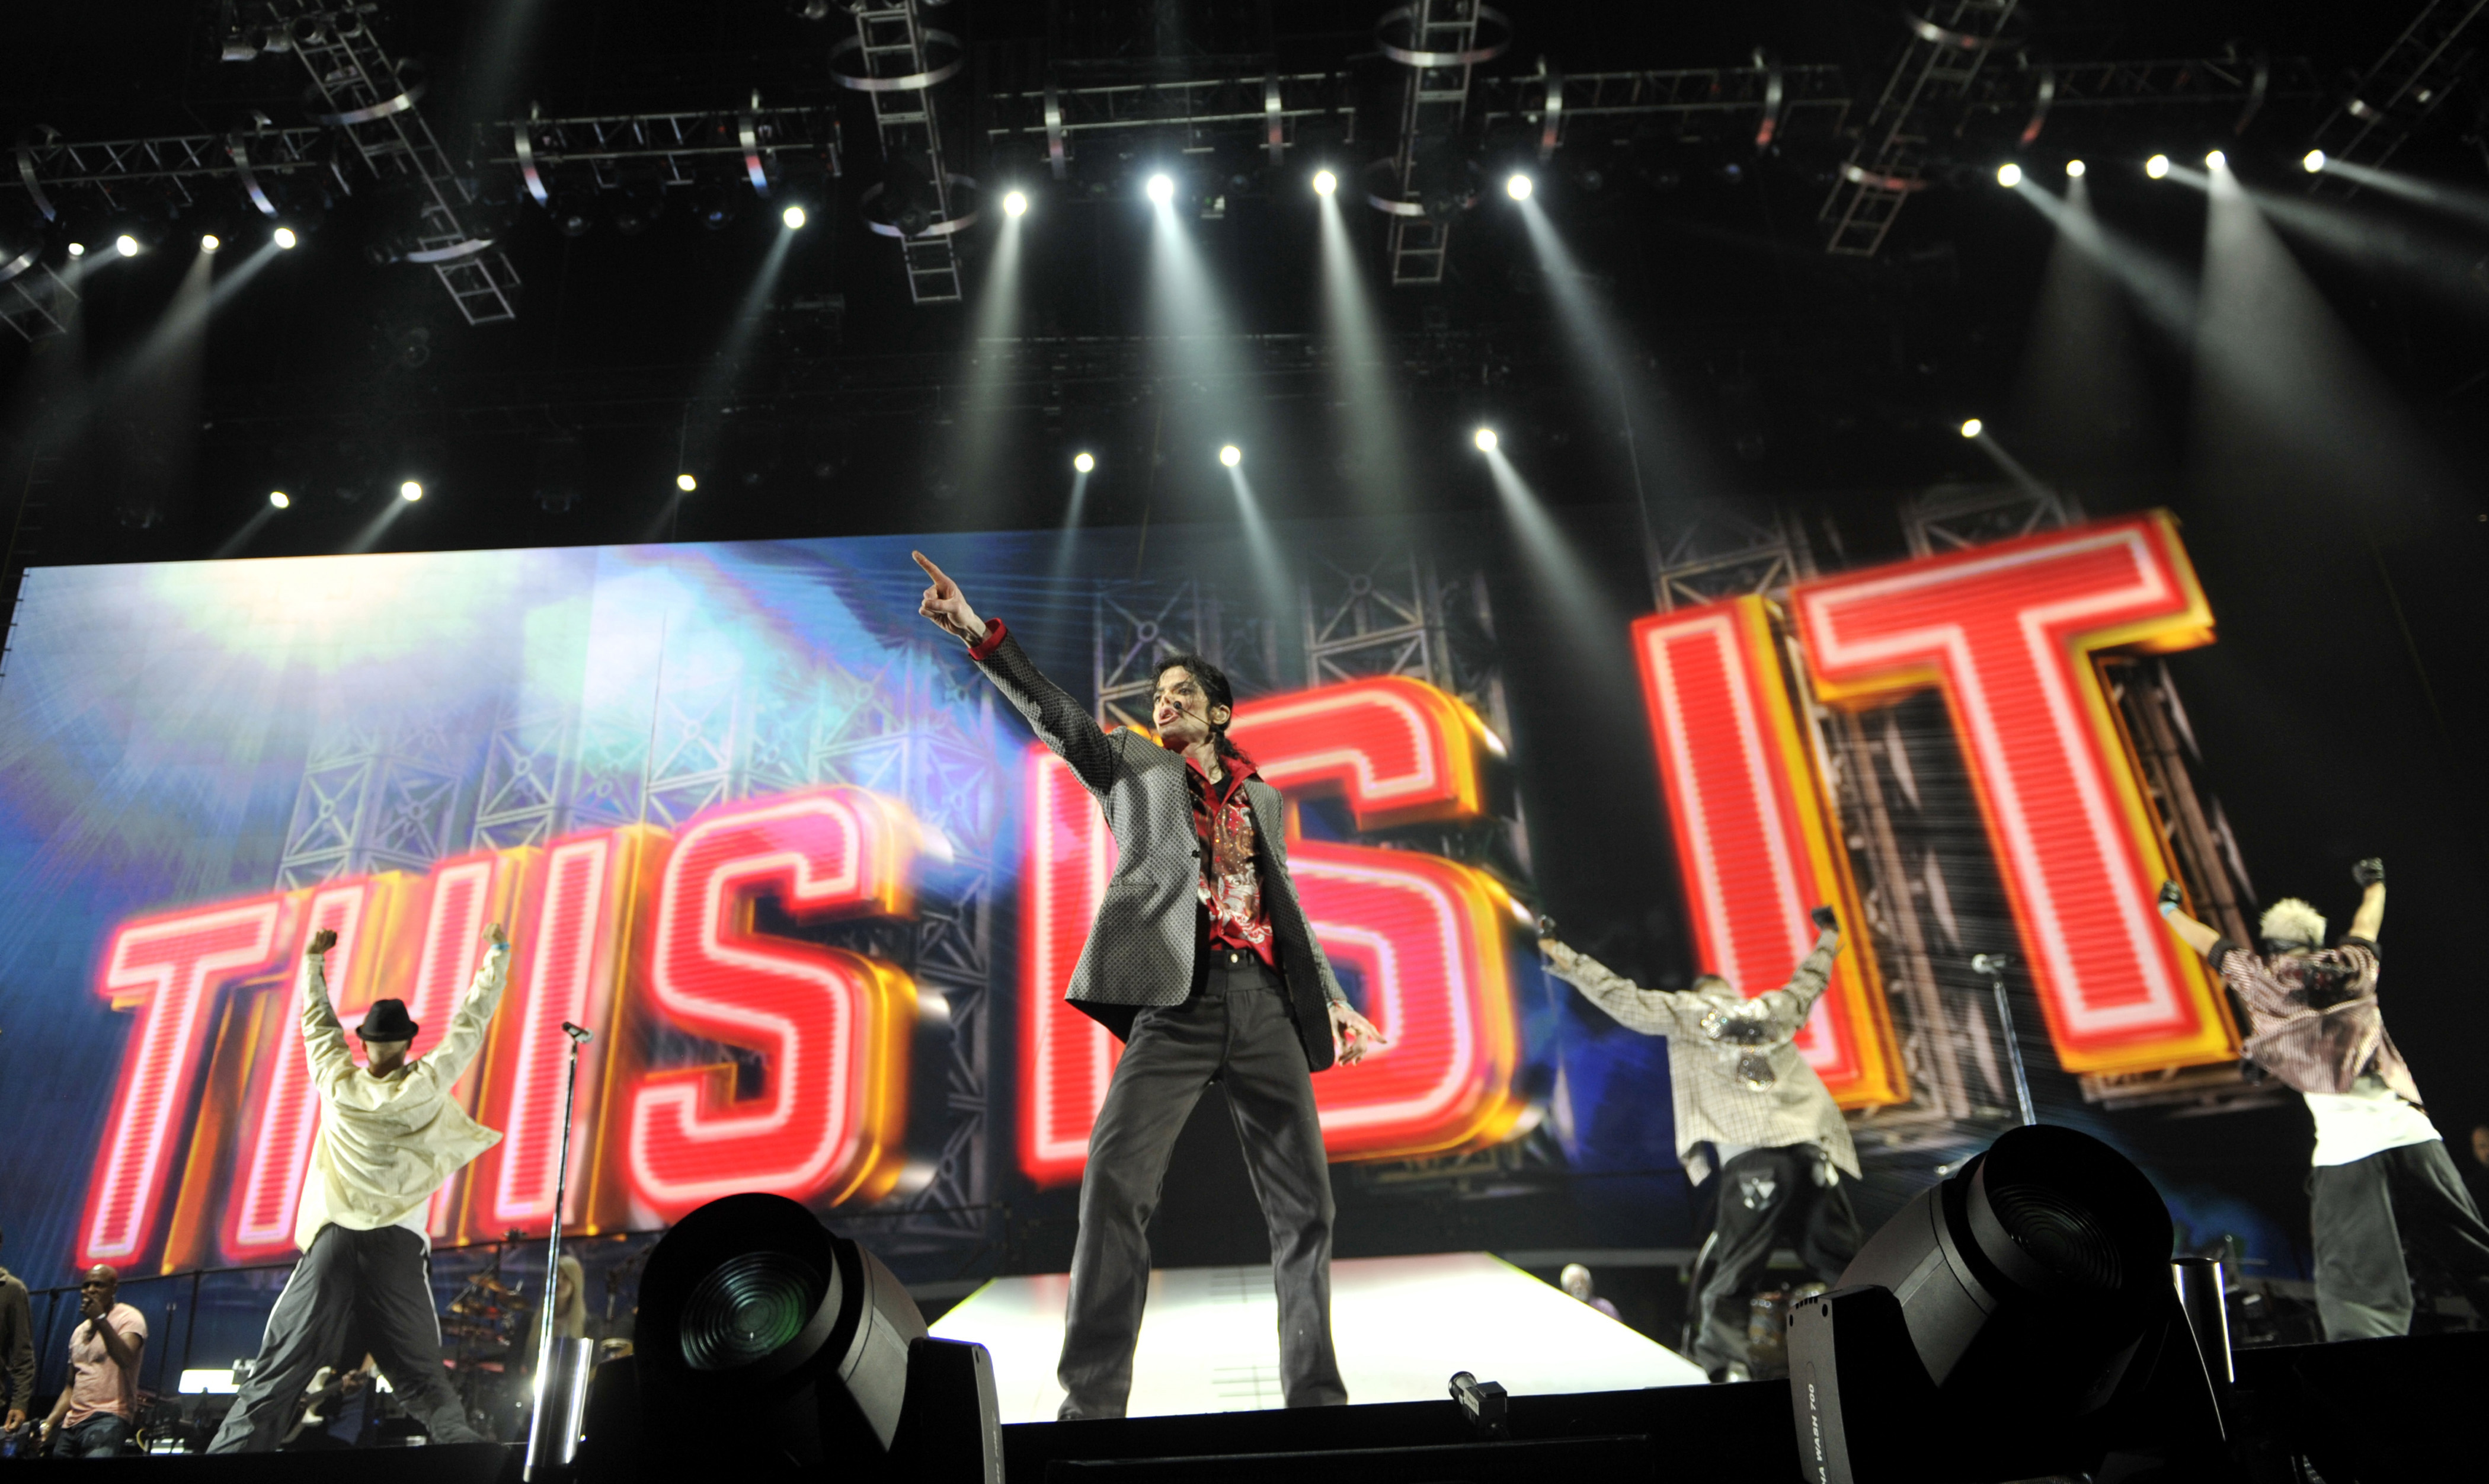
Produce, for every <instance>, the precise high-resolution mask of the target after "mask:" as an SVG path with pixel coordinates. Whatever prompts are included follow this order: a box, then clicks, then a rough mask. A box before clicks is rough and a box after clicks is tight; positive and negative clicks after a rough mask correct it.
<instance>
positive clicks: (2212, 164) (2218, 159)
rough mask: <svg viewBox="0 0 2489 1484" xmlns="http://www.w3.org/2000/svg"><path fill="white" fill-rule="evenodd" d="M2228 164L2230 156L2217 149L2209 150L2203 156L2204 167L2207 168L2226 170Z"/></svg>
mask: <svg viewBox="0 0 2489 1484" xmlns="http://www.w3.org/2000/svg"><path fill="white" fill-rule="evenodd" d="M2229 164H2230V157H2228V156H2227V155H2224V154H2222V153H2221V152H2220V151H2218V150H2213V151H2210V152H2208V153H2207V154H2206V155H2205V156H2204V168H2205V169H2207V170H2226V169H2228V168H2229Z"/></svg>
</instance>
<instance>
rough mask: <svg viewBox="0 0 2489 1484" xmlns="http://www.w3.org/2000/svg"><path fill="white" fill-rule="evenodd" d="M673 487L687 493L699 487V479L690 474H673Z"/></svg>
mask: <svg viewBox="0 0 2489 1484" xmlns="http://www.w3.org/2000/svg"><path fill="white" fill-rule="evenodd" d="M674 488H675V489H678V490H680V491H682V492H683V493H684V494H686V495H688V494H690V493H691V492H692V491H694V490H697V489H699V488H700V480H698V479H696V478H694V477H693V476H692V475H690V474H676V475H674Z"/></svg>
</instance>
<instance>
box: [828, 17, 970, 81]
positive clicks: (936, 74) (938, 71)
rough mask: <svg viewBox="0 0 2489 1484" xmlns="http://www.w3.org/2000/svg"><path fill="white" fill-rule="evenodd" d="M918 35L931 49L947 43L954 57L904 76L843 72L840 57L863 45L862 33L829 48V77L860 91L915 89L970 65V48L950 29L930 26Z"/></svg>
mask: <svg viewBox="0 0 2489 1484" xmlns="http://www.w3.org/2000/svg"><path fill="white" fill-rule="evenodd" d="M916 35H917V38H918V42H919V45H920V47H921V49H923V50H925V51H930V50H932V49H933V48H934V47H936V46H947V47H949V48H950V50H951V59H950V60H949V61H947V62H944V63H942V64H941V65H940V66H938V67H933V68H929V69H927V70H926V71H921V72H909V73H908V74H907V75H906V76H904V77H875V76H873V74H872V73H870V72H844V71H839V58H841V57H844V56H846V55H848V54H850V53H852V52H857V51H861V50H863V49H864V38H863V37H862V36H860V35H859V36H850V37H845V38H844V39H842V40H841V41H840V42H839V43H838V44H837V45H835V46H833V47H831V48H830V80H831V81H832V82H835V83H837V84H838V85H839V86H840V87H843V88H853V89H854V90H855V91H857V92H859V93H914V92H917V91H920V90H922V89H925V88H930V87H932V86H933V85H934V84H935V83H939V82H948V81H949V80H950V79H951V78H952V77H954V76H956V75H958V71H959V69H960V68H962V67H965V66H967V63H968V48H967V47H965V46H963V45H961V44H960V43H959V39H958V37H956V36H953V35H952V34H951V33H950V32H948V31H937V30H935V29H934V28H933V27H931V26H927V27H926V28H925V29H924V30H922V31H919V32H917V33H916Z"/></svg>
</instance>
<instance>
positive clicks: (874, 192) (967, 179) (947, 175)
mask: <svg viewBox="0 0 2489 1484" xmlns="http://www.w3.org/2000/svg"><path fill="white" fill-rule="evenodd" d="M942 179H943V181H944V182H945V183H946V184H948V185H964V186H966V187H967V188H968V189H970V190H976V189H978V188H979V187H978V185H977V178H976V177H975V176H972V175H955V174H953V173H951V172H950V171H947V170H946V171H944V172H943V173H942ZM888 188H889V187H887V186H883V185H869V186H867V187H865V192H864V194H863V195H861V196H858V197H856V205H858V206H860V207H863V208H865V209H866V210H865V213H864V224H865V225H866V226H868V227H871V228H872V229H873V231H874V232H876V233H879V234H880V235H881V236H883V237H893V238H897V239H898V240H899V241H901V242H902V243H904V242H907V241H910V239H909V238H908V236H907V234H906V233H904V232H901V231H900V230H899V227H898V225H897V224H896V223H894V222H887V221H883V220H882V219H881V218H880V217H878V216H875V215H874V214H873V211H872V207H873V202H874V201H875V200H877V199H878V198H879V197H880V196H881V195H882V194H883V193H884V192H885V191H886V190H887V189H888ZM981 214H983V213H982V212H968V213H966V214H961V215H958V216H954V217H952V218H950V219H949V220H947V221H937V222H935V223H933V224H932V225H931V226H930V227H927V228H926V229H925V230H924V231H922V232H919V233H917V234H916V237H915V238H914V241H917V242H923V241H924V240H925V239H927V238H929V237H949V236H950V235H951V234H952V233H954V232H965V231H966V230H968V229H969V228H970V227H973V226H975V225H976V224H977V217H978V216H980V215H981Z"/></svg>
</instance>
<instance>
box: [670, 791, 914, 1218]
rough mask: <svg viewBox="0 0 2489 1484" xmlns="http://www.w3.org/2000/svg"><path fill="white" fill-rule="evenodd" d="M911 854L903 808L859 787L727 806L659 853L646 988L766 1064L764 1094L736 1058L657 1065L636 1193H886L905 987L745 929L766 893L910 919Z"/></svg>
mask: <svg viewBox="0 0 2489 1484" xmlns="http://www.w3.org/2000/svg"><path fill="white" fill-rule="evenodd" d="M916 851H917V837H916V829H915V823H914V820H913V819H912V818H911V817H910V816H909V815H908V813H907V811H906V810H905V809H904V808H903V807H902V806H901V805H899V804H897V803H895V802H893V801H891V800H889V799H886V798H883V797H881V796H880V795H877V794H873V793H869V792H867V791H865V790H864V789H861V788H848V787H836V788H822V789H816V790H814V791H812V792H809V793H798V794H792V795H788V796H787V797H783V798H777V799H766V800H756V801H751V802H746V803H740V804H730V805H724V806H721V807H719V808H717V809H713V810H710V811H708V812H707V813H703V814H701V815H700V816H698V817H697V818H695V819H694V820H693V821H692V823H691V824H690V825H689V827H687V828H686V829H685V830H684V831H683V835H682V839H681V840H680V841H678V842H676V843H675V845H674V850H673V854H672V857H671V858H669V859H668V861H667V862H666V874H665V882H664V885H663V887H662V888H661V889H660V891H659V894H658V906H657V924H656V937H655V944H654V948H653V951H652V954H651V956H650V965H649V967H650V971H651V972H650V977H649V983H648V987H649V991H650V999H651V1001H652V1003H653V1005H654V1006H655V1008H656V1009H658V1010H660V1011H662V1012H663V1013H665V1015H666V1016H667V1018H669V1019H670V1020H672V1022H673V1023H675V1024H676V1025H679V1026H681V1027H682V1028H683V1029H685V1030H687V1031H690V1032H692V1033H693V1034H694V1035H699V1036H706V1037H709V1038H711V1039H714V1040H717V1041H723V1042H729V1043H730V1044H733V1045H742V1046H750V1047H753V1048H755V1049H757V1050H758V1051H760V1052H761V1053H762V1054H763V1055H764V1056H765V1057H766V1058H767V1059H768V1070H767V1072H766V1074H765V1075H764V1077H763V1079H762V1089H761V1092H760V1095H759V1096H758V1097H757V1098H751V1099H743V1100H740V1101H738V1100H736V1099H735V1098H734V1068H733V1067H732V1066H731V1065H726V1066H720V1067H699V1068H690V1069H683V1070H666V1071H655V1072H651V1073H649V1074H648V1076H647V1077H646V1079H645V1080H644V1082H643V1083H642V1084H641V1086H640V1089H639V1091H638V1093H637V1094H635V1095H634V1097H633V1099H632V1102H631V1115H630V1117H631V1126H630V1144H629V1156H628V1157H629V1161H630V1181H631V1190H632V1193H633V1194H634V1195H635V1196H636V1197H638V1199H639V1200H640V1201H641V1202H642V1203H644V1205H646V1206H648V1207H650V1208H652V1209H653V1210H655V1211H656V1212H657V1213H659V1214H660V1215H662V1216H664V1217H666V1218H669V1219H671V1218H672V1217H673V1216H676V1215H679V1214H681V1213H684V1212H686V1211H688V1210H690V1209H691V1208H693V1207H695V1206H698V1205H700V1204H701V1203H702V1202H704V1201H710V1200H714V1199H716V1198H717V1197H719V1196H721V1195H730V1194H732V1193H734V1192H736V1191H739V1190H769V1191H774V1192H776V1193H778V1194H780V1195H785V1196H788V1197H790V1198H793V1199H796V1200H808V1199H813V1198H815V1197H826V1198H828V1199H830V1200H845V1199H847V1198H848V1197H849V1196H851V1195H855V1194H857V1193H859V1192H861V1193H864V1194H865V1195H867V1196H868V1197H872V1196H877V1195H880V1194H883V1193H885V1192H887V1191H888V1189H889V1188H890V1185H891V1183H892V1182H894V1181H895V1180H896V1179H897V1178H898V1174H899V1167H900V1153H901V1152H900V1151H899V1149H898V1147H897V1144H898V1133H899V1131H900V1129H901V1127H902V1126H903V1124H904V1121H905V1118H906V1110H907V1049H908V1038H909V1035H910V1033H911V1031H912V1029H913V1027H914V1024H915V1019H916V985H915V984H914V982H913V981H911V980H910V979H909V978H908V977H907V976H906V975H904V974H902V973H901V972H900V971H899V970H897V969H896V968H893V967H891V966H890V965H888V964H885V963H881V962H878V961H876V960H874V959H871V958H867V957H865V956H862V955H860V954H851V953H847V952H844V951H843V950H840V949H834V948H822V947H817V946H815V945H812V944H805V943H796V942H793V941H790V940H787V939H772V938H769V937H765V936H761V935H758V934H756V933H755V932H753V930H752V915H753V901H754V899H756V898H758V897H760V896H762V895H764V894H765V895H769V896H773V897H775V898H777V899H778V900H779V901H780V902H781V903H782V904H783V905H784V906H785V907H786V908H787V911H788V912H789V913H790V914H792V915H794V916H796V917H799V918H805V919H815V918H821V917H830V916H849V917H858V916H881V917H896V916H903V915H905V914H906V913H907V911H908V910H909V901H910V895H911V890H912V883H913V872H914V868H915V858H916Z"/></svg>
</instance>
